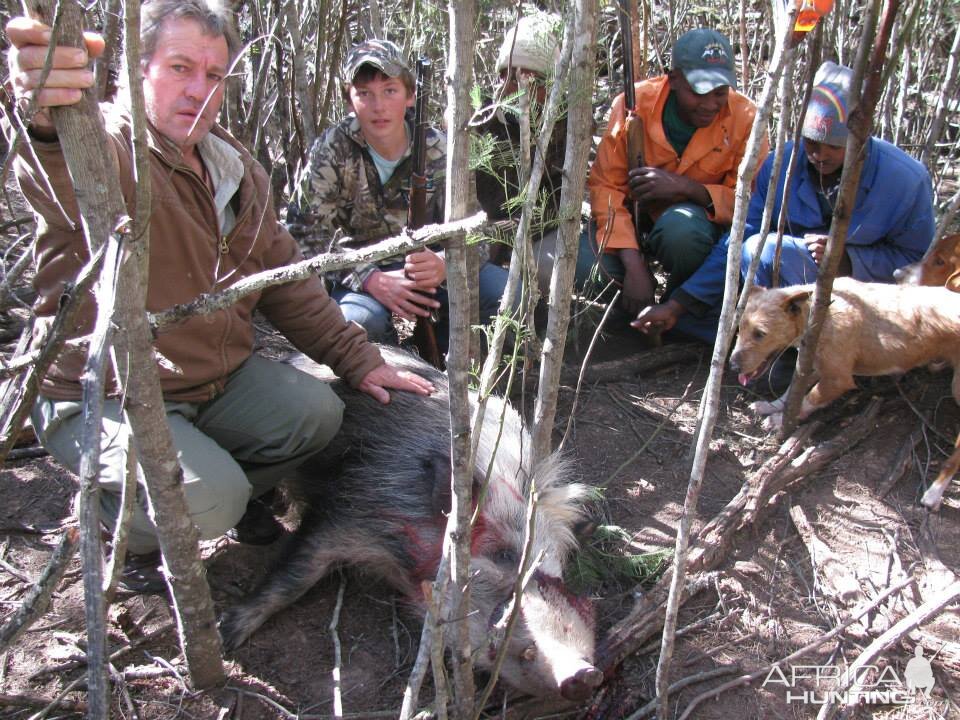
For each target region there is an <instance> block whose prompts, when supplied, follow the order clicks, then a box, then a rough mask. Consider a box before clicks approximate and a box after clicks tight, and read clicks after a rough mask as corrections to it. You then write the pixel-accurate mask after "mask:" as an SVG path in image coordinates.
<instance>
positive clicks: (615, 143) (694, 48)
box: [580, 28, 767, 335]
mask: <svg viewBox="0 0 960 720" xmlns="http://www.w3.org/2000/svg"><path fill="white" fill-rule="evenodd" d="M671 65H672V69H671V70H670V71H669V72H668V73H667V74H666V75H663V76H660V77H656V78H652V79H650V80H645V81H643V82H639V83H637V84H636V101H637V107H636V109H635V112H636V115H637V116H638V117H639V119H640V121H641V122H642V123H643V157H642V161H641V163H640V165H639V166H638V167H635V168H634V169H632V170H631V169H629V168H630V166H631V165H634V164H636V159H630V158H628V157H627V132H626V115H627V113H626V109H625V108H624V96H623V95H619V96H618V97H617V98H616V99H615V100H614V101H613V107H612V108H611V111H610V121H609V123H608V125H607V132H606V134H605V135H604V136H603V139H602V140H601V141H600V146H599V148H598V150H597V158H596V161H595V162H594V164H593V168H592V169H591V171H590V177H589V179H588V181H587V185H588V187H589V190H590V203H591V208H592V214H593V219H594V221H595V222H596V225H597V228H598V230H597V233H596V235H597V237H596V243H597V244H598V245H599V249H600V250H602V252H601V253H600V261H601V263H602V265H603V268H604V270H605V272H606V274H608V275H610V276H612V277H613V278H615V279H617V280H620V279H622V282H623V296H622V306H623V308H624V310H626V311H627V312H628V313H630V314H631V315H633V316H639V317H638V319H637V320H636V321H635V322H634V326H635V327H638V328H640V329H641V330H643V331H644V332H647V331H649V330H651V329H657V328H659V327H660V326H661V325H662V324H666V325H667V327H670V326H672V325H673V324H675V322H676V319H677V318H672V319H673V321H674V322H670V323H663V320H665V319H666V318H667V316H670V315H673V314H676V315H677V316H678V317H679V315H681V314H682V315H683V316H684V318H683V320H684V322H681V323H680V325H678V326H677V329H678V330H681V331H683V330H688V331H690V332H691V334H693V335H699V334H700V333H697V332H696V329H695V325H696V320H697V319H698V318H700V317H703V315H704V314H706V313H707V312H708V310H709V308H708V307H706V306H704V307H699V305H700V304H699V303H698V301H697V300H696V298H694V297H693V296H690V295H689V294H687V293H685V292H684V291H683V290H682V289H680V288H679V286H680V284H681V283H683V281H684V280H686V279H687V278H689V277H690V276H691V275H692V274H693V273H694V272H695V271H696V270H697V268H699V267H700V265H701V263H702V262H703V261H704V260H705V259H706V257H707V256H708V255H709V254H710V251H711V249H712V248H713V246H714V244H715V243H716V242H717V239H718V238H719V237H720V236H721V234H722V233H723V232H724V230H725V229H727V228H728V227H729V226H730V223H731V221H732V219H733V205H734V189H735V187H736V182H737V169H738V167H739V166H740V161H741V159H742V158H743V155H744V153H745V150H746V144H747V138H748V137H749V135H750V129H751V127H752V126H753V119H754V116H755V115H756V106H755V105H754V104H753V103H752V102H751V101H750V100H748V99H747V98H746V97H744V96H743V95H740V94H739V93H737V91H736V88H737V79H736V74H735V72H734V64H733V51H732V49H731V47H730V41H729V40H727V38H726V37H725V36H724V35H722V34H721V33H719V32H717V31H716V30H710V29H704V28H700V29H696V30H691V31H690V32H687V33H685V34H684V35H682V36H681V37H680V38H679V39H678V40H677V41H676V43H674V46H673V53H672V62H671ZM766 153H767V145H766V142H765V143H764V147H763V149H762V155H761V158H760V161H761V162H762V161H763V158H764V157H765V156H766ZM635 202H636V206H637V209H638V211H639V212H638V215H639V218H638V220H639V223H640V224H641V225H643V226H645V227H647V228H649V231H648V232H646V233H645V237H642V238H638V237H637V232H636V230H635V226H634V219H633V218H632V216H631V208H632V207H633V206H634V203H635ZM641 243H642V246H641ZM591 249H592V250H593V251H594V254H596V252H597V250H598V248H596V247H594V248H591ZM584 255H587V256H588V257H589V256H590V254H589V253H583V252H581V258H580V259H581V267H582V261H583V259H584V258H583V256H584ZM647 257H651V258H656V259H657V260H659V261H660V263H661V264H662V265H663V267H664V269H665V270H666V271H667V273H668V274H669V279H668V281H667V286H666V288H665V290H664V293H663V297H662V299H661V304H659V305H655V304H654V290H655V283H654V280H653V275H652V273H651V271H650V269H649V267H648V265H647ZM678 304H679V305H681V306H683V309H684V310H686V312H685V313H677V311H676V305H678ZM686 324H692V325H693V326H694V327H691V328H686V327H684V326H685V325H686Z"/></svg>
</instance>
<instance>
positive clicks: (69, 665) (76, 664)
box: [27, 620, 174, 681]
mask: <svg viewBox="0 0 960 720" xmlns="http://www.w3.org/2000/svg"><path fill="white" fill-rule="evenodd" d="M173 627H174V625H173V621H172V620H169V621H167V622H165V623H164V624H163V625H161V626H160V627H158V628H157V629H156V630H153V631H152V632H148V633H144V634H143V637H142V638H140V639H139V640H137V641H136V642H132V643H130V644H129V645H124V646H123V647H121V648H119V649H117V650H114V651H113V652H112V653H110V657H108V658H107V660H109V661H110V662H114V661H115V660H119V659H120V658H122V657H123V656H125V655H126V654H127V653H129V652H131V651H133V650H136V649H137V648H139V647H142V646H143V645H145V644H146V643H148V642H150V641H151V640H155V639H156V638H158V637H161V636H163V635H165V634H166V633H168V632H170V631H171V630H173ZM86 664H87V662H86V660H83V659H79V660H70V661H69V662H65V663H60V664H59V665H52V666H50V667H47V668H41V669H39V670H37V671H36V672H35V673H33V674H32V675H31V676H30V677H29V678H27V679H28V680H30V681H33V680H37V679H39V678H42V677H46V676H47V675H59V674H61V673H65V672H69V671H70V670H76V669H77V668H80V667H83V666H85V665H86Z"/></svg>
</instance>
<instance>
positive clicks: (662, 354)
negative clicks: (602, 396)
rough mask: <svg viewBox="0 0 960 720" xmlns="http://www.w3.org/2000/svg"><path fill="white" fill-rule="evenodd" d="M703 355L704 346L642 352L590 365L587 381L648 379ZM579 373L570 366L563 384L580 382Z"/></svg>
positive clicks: (666, 346)
mask: <svg viewBox="0 0 960 720" xmlns="http://www.w3.org/2000/svg"><path fill="white" fill-rule="evenodd" d="M611 304H612V303H611ZM702 353H703V346H702V345H699V344H696V343H677V344H675V345H663V346H661V347H658V348H651V349H650V350H647V351H645V352H642V353H634V354H632V355H630V356H628V357H625V358H618V359H616V360H607V361H605V362H599V363H594V364H593V365H588V366H586V367H585V368H584V370H583V382H586V383H602V382H627V381H630V380H634V379H636V378H640V377H644V376H646V375H647V374H649V373H651V372H653V371H654V370H659V369H660V368H662V367H665V366H668V365H675V364H676V363H682V362H686V361H689V360H691V359H693V358H698V357H700V355H701V354H702ZM579 374H580V369H579V368H576V367H566V368H564V371H563V374H562V375H561V378H560V382H561V383H566V384H571V383H574V382H577V378H578V376H579Z"/></svg>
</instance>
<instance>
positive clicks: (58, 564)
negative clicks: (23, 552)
mask: <svg viewBox="0 0 960 720" xmlns="http://www.w3.org/2000/svg"><path fill="white" fill-rule="evenodd" d="M79 538H80V532H79V530H77V528H75V527H71V528H67V531H66V532H65V533H64V534H63V537H62V538H61V540H60V544H59V545H58V546H57V549H56V550H54V551H53V554H52V555H51V556H50V560H49V561H48V562H47V566H46V567H45V568H44V569H43V573H41V575H40V578H39V580H37V582H36V583H35V584H34V585H33V587H32V588H30V591H29V592H28V593H27V597H25V598H24V600H23V604H21V605H20V608H19V609H18V610H17V611H16V612H15V613H14V614H13V616H12V617H11V618H10V619H9V620H8V621H7V622H6V623H4V624H3V626H0V653H2V652H3V651H4V650H6V649H7V647H9V646H10V645H12V644H13V642H14V640H16V639H17V638H18V637H19V636H20V635H21V633H23V631H24V630H26V629H27V628H28V627H30V625H32V624H33V623H34V622H36V621H37V620H38V619H39V618H40V617H42V616H43V614H44V613H45V612H46V611H47V608H48V607H49V606H50V596H51V595H53V591H54V590H55V589H56V587H57V585H58V584H59V582H60V579H61V578H62V577H63V573H64V571H65V570H66V569H67V564H68V563H69V562H70V559H71V558H72V557H73V553H74V552H76V549H77V543H78V541H79ZM28 580H29V578H28Z"/></svg>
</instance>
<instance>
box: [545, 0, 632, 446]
mask: <svg viewBox="0 0 960 720" xmlns="http://www.w3.org/2000/svg"><path fill="white" fill-rule="evenodd" d="M572 5H573V11H572V13H571V14H572V17H569V18H568V19H567V27H568V32H565V33H564V40H565V41H567V42H569V43H570V44H571V45H572V48H571V49H570V51H569V52H570V53H571V55H570V73H569V80H568V83H569V84H568V88H569V89H568V91H567V95H568V104H569V107H568V111H567V113H568V117H567V141H566V147H565V151H564V165H563V188H562V190H561V193H560V208H559V218H560V228H559V231H558V233H557V240H556V242H557V258H556V261H555V262H554V266H553V272H552V274H551V277H550V298H551V299H552V300H553V302H551V303H550V310H549V314H548V317H547V334H546V338H545V339H544V342H543V352H542V354H541V359H540V381H539V385H538V387H537V399H536V403H535V405H534V419H533V457H534V458H543V457H546V456H547V455H549V454H550V452H551V451H552V450H553V447H552V438H553V426H554V421H555V419H556V412H557V397H558V395H559V386H560V375H561V366H562V364H563V351H564V348H565V347H566V338H567V328H568V327H569V325H570V303H569V302H568V298H569V297H570V295H571V293H572V291H573V281H574V272H575V270H576V265H577V250H578V248H579V245H580V205H581V200H582V198H583V193H584V187H585V183H586V175H587V165H588V161H589V157H590V142H591V136H592V129H593V113H592V109H593V108H592V104H591V103H590V102H586V100H587V99H588V98H589V97H590V88H591V87H592V85H593V82H594V65H595V63H596V52H595V50H594V46H595V39H596V34H597V3H595V2H590V1H589V0H580V1H578V2H575V3H573V4H572ZM633 10H634V14H635V13H636V3H633ZM566 52H567V49H566V48H564V54H565V53H566ZM634 60H636V58H634ZM577 98H583V99H584V101H582V102H581V101H578V100H577ZM546 142H547V141H544V144H541V147H545V146H546V145H545V143H546ZM531 284H532V285H535V284H536V283H535V282H533V283H531Z"/></svg>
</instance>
